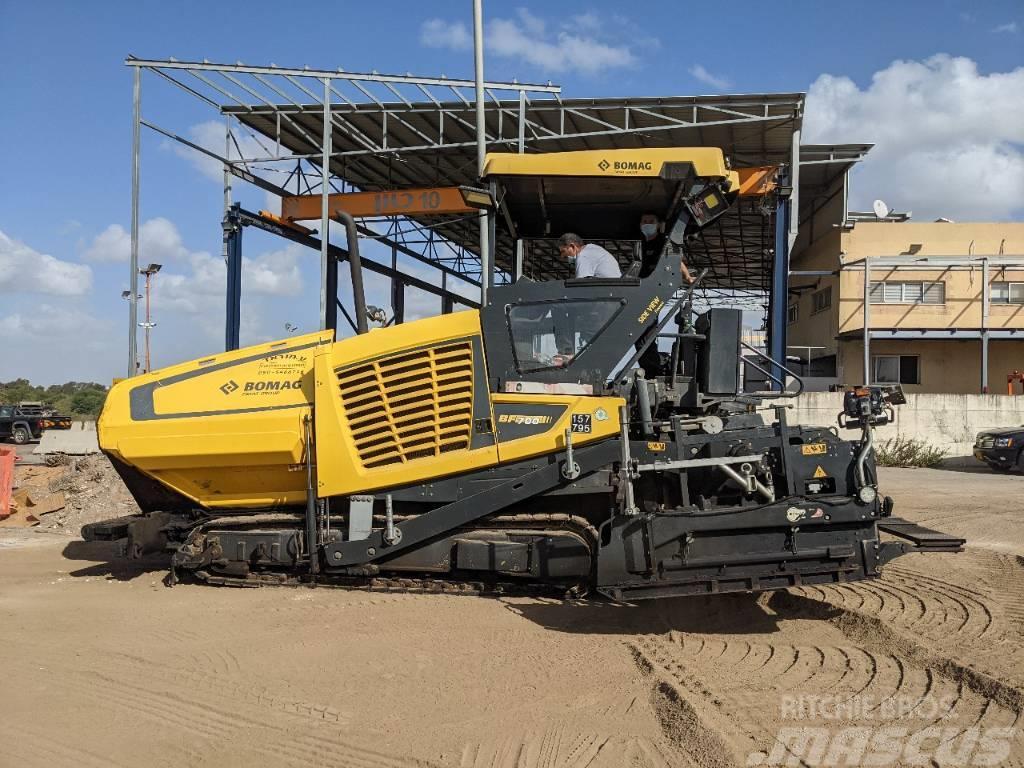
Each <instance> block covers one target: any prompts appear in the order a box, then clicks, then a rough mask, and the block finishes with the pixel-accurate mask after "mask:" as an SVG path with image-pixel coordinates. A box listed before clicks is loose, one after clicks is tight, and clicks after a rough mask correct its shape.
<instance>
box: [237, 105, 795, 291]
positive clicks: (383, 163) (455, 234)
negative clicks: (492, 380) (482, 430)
mask: <svg viewBox="0 0 1024 768" xmlns="http://www.w3.org/2000/svg"><path fill="white" fill-rule="evenodd" d="M222 111H223V112H225V113H227V114H231V115H232V116H234V117H236V118H237V119H238V120H239V121H240V122H241V123H243V124H244V125H246V126H249V127H250V128H252V129H253V130H254V131H256V132H258V133H260V134H262V135H264V136H266V137H268V138H269V139H271V140H272V141H274V142H277V143H279V144H280V146H282V147H285V148H287V150H289V151H290V152H292V153H294V154H296V155H305V156H308V157H310V158H311V159H313V158H316V156H317V154H318V153H319V150H320V147H319V145H318V140H319V137H321V136H322V135H323V127H324V108H323V105H322V104H280V105H272V106H266V105H263V106H261V105H258V104H253V105H246V106H244V107H242V106H237V105H233V106H224V107H222ZM802 112H803V94H800V93H783V94H744V95H730V96H692V97H691V96H681V97H650V98H646V97H630V98H609V99H562V98H558V97H557V96H552V97H550V98H544V97H534V96H531V97H530V98H529V99H527V98H525V97H523V98H521V99H520V100H518V101H515V100H508V99H497V98H491V100H489V101H488V102H487V104H486V113H485V117H486V120H485V122H486V133H487V139H488V149H489V150H491V151H492V152H501V151H508V152H511V153H516V152H518V151H519V150H521V151H522V152H523V153H524V154H531V155H534V154H538V153H553V152H566V151H580V150H584V151H586V150H591V151H596V150H601V151H605V150H611V149H641V148H644V149H648V150H650V149H652V148H675V147H689V148H695V147H696V148H712V149H717V150H720V151H721V152H722V153H723V154H724V156H725V158H726V160H727V161H728V162H729V164H730V165H731V166H732V167H734V168H735V167H753V166H767V165H786V164H789V162H790V160H791V153H792V150H793V144H794V137H795V136H797V135H798V134H797V131H798V130H799V128H800V124H801V120H802ZM474 121H475V115H474V107H473V104H472V103H471V102H469V101H468V100H463V101H429V102H413V101H395V102H391V101H381V102H379V103H373V104H360V103H353V104H337V103H335V104H332V105H331V124H332V128H331V131H330V134H331V163H330V167H331V171H332V172H333V174H334V175H335V176H337V177H339V178H342V179H345V180H346V181H348V182H349V183H351V184H352V185H353V186H354V187H355V188H358V189H364V190H382V189H401V188H413V187H424V186H435V185H437V186H441V185H453V186H454V185H460V184H468V185H476V184H478V183H479V179H478V178H477V168H476V146H475V122H474ZM311 161H312V160H311ZM513 162H514V161H513ZM774 209H775V205H774V200H773V199H771V198H770V197H766V198H765V199H760V198H741V199H740V200H739V201H737V203H736V204H735V205H734V206H733V208H732V209H731V210H730V211H729V213H727V214H726V215H724V216H722V217H721V218H720V219H718V220H717V221H716V222H714V223H713V224H711V225H710V226H709V227H708V228H707V229H705V230H704V231H703V232H702V233H701V236H700V238H699V240H698V242H696V243H695V244H694V247H693V248H692V250H691V255H690V259H691V263H692V265H693V266H695V267H697V268H703V267H707V268H708V269H709V276H708V279H707V281H706V286H707V287H708V288H709V289H711V290H712V291H719V292H731V291H734V290H739V291H765V290H767V288H768V285H769V273H770V266H771V260H772V248H773V242H774V233H773V226H774V220H773V216H774ZM417 221H419V222H420V223H421V224H424V225H427V226H430V227H431V228H432V229H433V231H434V232H436V233H437V234H439V235H442V236H443V237H445V238H447V239H448V240H450V241H452V242H454V243H455V244H456V245H457V246H459V247H461V248H464V249H465V250H467V251H469V252H473V253H475V252H476V251H477V247H478V246H477V242H478V235H477V230H476V221H475V218H473V217H459V218H457V219H452V218H450V217H449V218H447V219H436V218H433V219H432V218H431V217H419V218H418V219H417ZM604 245H605V247H608V248H609V249H610V250H612V251H613V253H616V254H617V255H618V256H619V258H620V259H621V261H622V263H623V265H624V266H626V265H628V263H629V262H630V261H632V259H633V257H634V253H635V243H634V242H632V241H621V242H606V243H604ZM513 252H514V247H513V238H512V237H511V235H510V234H509V232H508V229H507V226H506V223H505V222H503V221H501V220H500V217H499V221H498V223H497V237H496V244H495V256H496V262H497V266H498V267H499V268H501V269H504V270H507V271H511V269H512V261H513ZM565 271H566V267H565V265H564V264H563V263H562V262H561V261H559V260H558V259H557V258H555V253H554V251H553V250H545V249H543V248H540V249H531V252H530V259H529V260H528V262H527V264H526V272H527V274H531V275H532V276H533V277H535V278H538V279H551V278H557V277H562V276H564V274H565Z"/></svg>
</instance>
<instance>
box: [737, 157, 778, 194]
mask: <svg viewBox="0 0 1024 768" xmlns="http://www.w3.org/2000/svg"><path fill="white" fill-rule="evenodd" d="M778 172H779V169H778V168H777V167H776V166H774V165H768V166H764V167H763V168H737V169H736V173H738V174H739V175H740V197H754V196H757V195H765V194H767V193H769V192H771V191H772V190H773V189H775V177H776V175H777V174H778Z"/></svg>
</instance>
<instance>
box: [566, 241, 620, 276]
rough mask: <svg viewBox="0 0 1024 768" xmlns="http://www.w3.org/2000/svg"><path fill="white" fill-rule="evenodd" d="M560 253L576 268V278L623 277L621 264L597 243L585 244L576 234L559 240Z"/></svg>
mask: <svg viewBox="0 0 1024 768" xmlns="http://www.w3.org/2000/svg"><path fill="white" fill-rule="evenodd" d="M558 253H559V254H560V255H561V256H562V258H563V259H565V260H566V261H567V262H569V263H570V264H572V265H574V266H575V268H576V277H578V278H580V277H621V276H622V272H621V271H620V270H619V262H617V261H616V260H615V257H614V256H612V255H611V254H610V253H608V251H606V250H605V249H604V248H602V247H601V246H600V245H597V244H596V243H589V244H584V242H583V238H581V237H580V236H579V235H577V234H576V233H575V232H566V233H565V234H564V235H562V236H561V237H560V238H558Z"/></svg>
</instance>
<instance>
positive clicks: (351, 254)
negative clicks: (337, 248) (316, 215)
mask: <svg viewBox="0 0 1024 768" xmlns="http://www.w3.org/2000/svg"><path fill="white" fill-rule="evenodd" d="M334 218H336V219H337V220H338V221H340V222H341V223H342V224H343V225H345V234H346V236H347V237H348V265H349V268H350V270H351V273H352V301H353V303H354V304H355V310H356V332H357V333H366V332H367V331H368V330H369V326H368V325H367V322H366V294H365V293H364V292H363V262H362V261H361V260H360V258H359V232H357V231H356V220H355V219H353V218H352V214H350V213H348V211H335V212H334Z"/></svg>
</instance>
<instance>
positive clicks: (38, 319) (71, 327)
mask: <svg viewBox="0 0 1024 768" xmlns="http://www.w3.org/2000/svg"><path fill="white" fill-rule="evenodd" d="M108 326H109V323H108V322H106V321H103V320H100V319H99V318H96V317H93V316H92V315H90V314H89V313H88V312H83V311H82V310H79V309H73V308H69V307H61V306H53V305H51V304H40V305H39V306H38V307H37V308H36V309H35V310H34V311H32V312H31V313H22V312H15V313H13V314H10V315H7V316H6V317H2V318H0V333H4V334H10V336H9V337H8V338H11V337H13V336H14V335H18V336H32V337H34V338H36V339H47V340H56V339H58V338H60V337H65V336H69V335H70V336H73V338H74V341H75V343H76V344H77V343H81V342H83V341H85V340H88V339H89V338H90V337H93V336H94V335H95V334H96V332H97V331H102V330H107V328H108Z"/></svg>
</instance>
